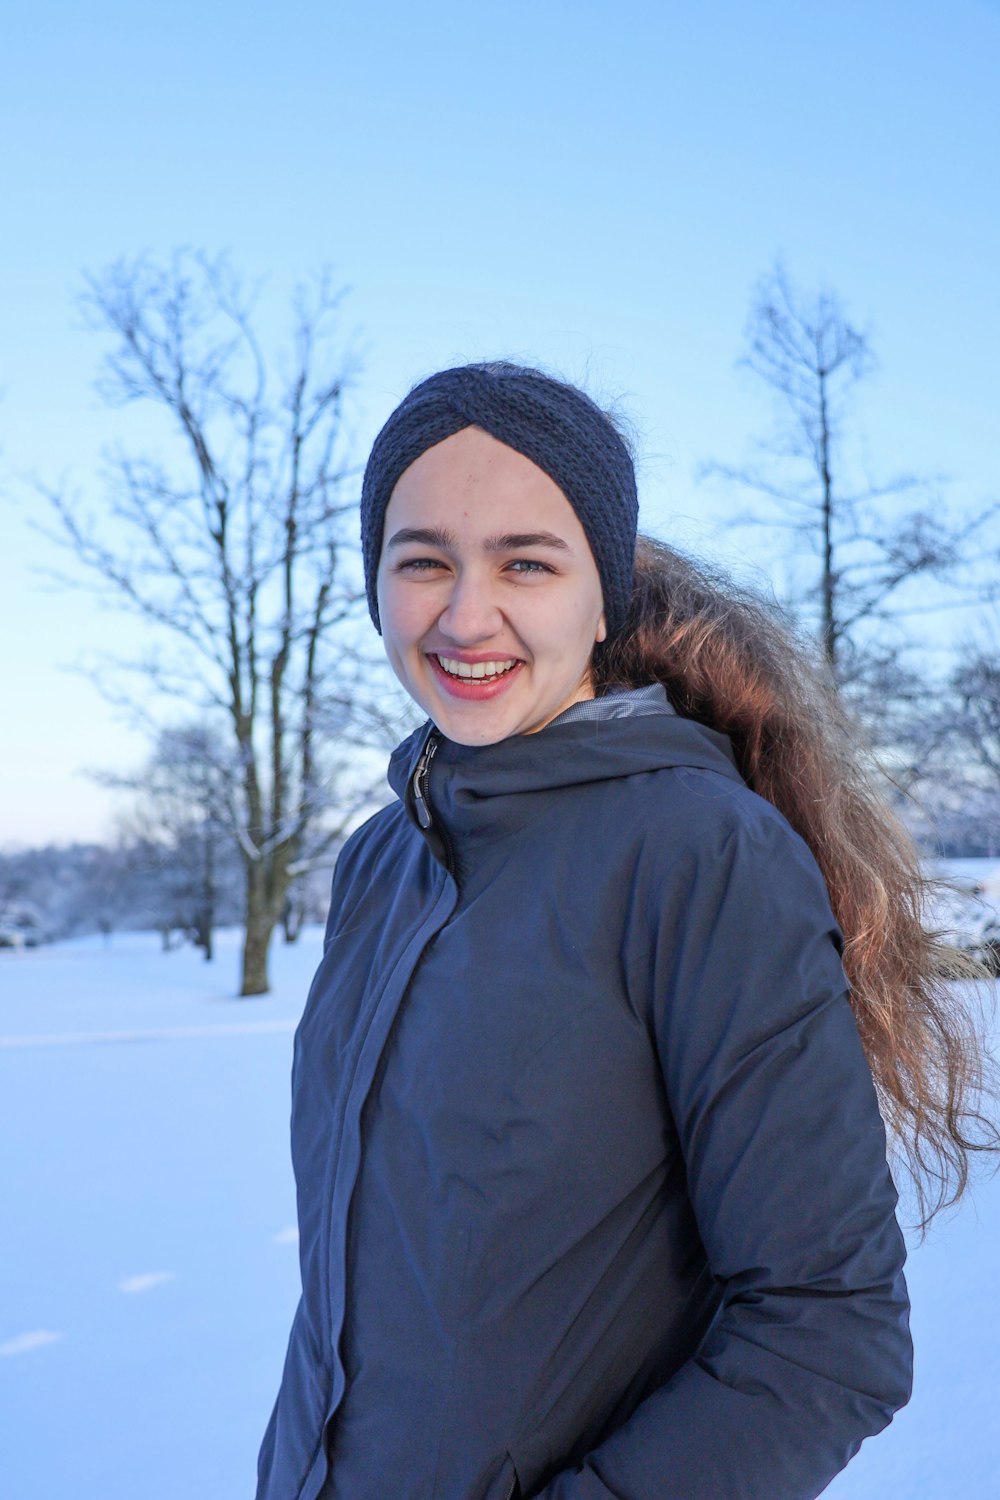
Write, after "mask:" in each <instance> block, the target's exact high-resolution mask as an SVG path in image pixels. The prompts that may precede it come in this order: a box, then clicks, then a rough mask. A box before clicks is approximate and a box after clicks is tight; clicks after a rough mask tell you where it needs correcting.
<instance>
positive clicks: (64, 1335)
mask: <svg viewBox="0 0 1000 1500" xmlns="http://www.w3.org/2000/svg"><path fill="white" fill-rule="evenodd" d="M320 944H321V931H320V929H318V928H314V929H309V930H307V931H306V933H305V934H304V935H303V937H302V939H301V941H300V943H299V944H298V945H297V946H296V947H293V948H287V947H284V946H282V945H276V946H275V949H274V953H273V973H274V980H275V991H274V994H273V995H272V996H269V997H267V998H265V999H257V1000H244V1001H239V1000H235V999H234V998H233V994H234V990H235V985H236V969H237V945H236V938H235V935H229V936H227V935H223V938H222V941H221V942H220V945H219V948H220V951H219V957H218V958H217V960H216V962H215V963H214V964H212V965H208V964H205V963H204V962H202V961H201V960H200V958H199V957H198V956H197V955H196V954H195V953H194V951H193V950H190V949H181V950H178V951H176V952H173V953H168V954H163V953H160V952H159V951H158V944H157V940H156V939H155V938H153V937H151V936H149V935H146V934H130V935H126V936H116V937H115V938H114V939H113V940H112V942H111V943H110V944H109V945H108V944H105V943H104V941H103V940H101V939H86V940H81V941H78V942H72V943H65V944H60V945H58V946H56V947H52V948H43V949H37V950H33V951H23V952H16V953H2V954H0V1130H2V1140H3V1147H2V1151H0V1204H2V1205H3V1225H4V1228H3V1234H2V1236H0V1430H2V1438H0V1496H2V1497H3V1500H69V1497H72V1500H137V1497H140V1500H250V1497H251V1496H252V1495H253V1491H254V1472H255V1460H256V1454H257V1448H258V1444H259V1442H260V1438H261V1436H262V1434H263V1430H264V1427H265V1424H266V1422H267V1418H268V1415H269V1413H270V1410H271V1404H272V1402H273V1399H274V1395H275V1392H276V1389H277V1385H278V1380H279V1375H280V1370H281V1362H282V1359H283V1356H284V1350H285V1341H286V1338H287V1334H288V1328H289V1325H290V1322H291V1318H292V1313H293V1311H294V1307H295V1301H296V1297H297V1295H298V1272H297V1262H296V1237H295V1229H294V1225H295V1205H294V1194H293V1185H292V1177H291V1168H290V1164H289V1158H288V1105H289V1068H290V1062H291V1045H292V1032H293V1029H294V1026H295V1023H296V1021H297V1019H298V1015H299V1013H300V1011H301V1008H302V1004H303V1002H304V999H305V995H306V991H307V989H308V985H309V980H310V978H311V975H312V972H313V969H314V967H315V964H316V962H317V959H318V955H319V950H320ZM908 1269H909V1281H910V1288H911V1294H912V1298H913V1304H914V1311H913V1330H914V1336H915V1341H916V1348H917V1370H916V1386H915V1392H914V1397H913V1401H912V1402H911V1404H910V1406H909V1407H908V1408H907V1409H906V1410H905V1411H903V1412H902V1413H900V1415H899V1416H898V1417H897V1418H896V1420H895V1422H894V1423H893V1425H892V1427H891V1428H890V1429H889V1431H888V1432H886V1433H884V1434H882V1435H881V1436H880V1437H879V1438H877V1439H874V1440H872V1441H871V1442H869V1443H867V1444H866V1445H865V1446H864V1447H863V1449H862V1451H861V1453H860V1454H859V1456H858V1457H857V1459H855V1461H854V1462H853V1463H852V1464H851V1466H850V1467H849V1468H848V1469H847V1470H846V1471H845V1473H844V1474H842V1475H841V1476H840V1477H839V1478H838V1479H837V1480H835V1481H834V1483H833V1485H832V1486H831V1487H830V1489H829V1490H828V1491H827V1492H826V1493H827V1494H828V1495H829V1496H831V1497H833V1500H885V1497H891V1500H952V1497H955V1496H959V1497H961V1500H996V1497H997V1496H998V1495H1000V1477H998V1475H1000V1349H998V1335H997V1330H998V1328H1000V1289H998V1279H1000V1277H998V1272H1000V1179H996V1180H992V1181H989V1182H987V1183H985V1184H983V1185H982V1186H981V1187H980V1189H979V1190H978V1192H977V1193H976V1196H975V1198H974V1200H973V1201H971V1202H969V1203H967V1204H966V1205H965V1206H963V1208H962V1209H961V1210H960V1212H959V1213H958V1214H957V1215H955V1216H953V1217H952V1218H951V1219H950V1220H949V1221H948V1222H946V1223H944V1224H941V1225H940V1227H938V1228H936V1229H935V1230H934V1231H933V1232H932V1234H931V1235H930V1236H929V1238H928V1240H927V1241H926V1242H925V1243H924V1244H923V1245H922V1246H920V1247H919V1248H914V1249H913V1250H912V1253H911V1258H910V1262H909V1268H908ZM387 1500H390V1497H387ZM720 1500H721V1497H720ZM776 1500H777V1497H776Z"/></svg>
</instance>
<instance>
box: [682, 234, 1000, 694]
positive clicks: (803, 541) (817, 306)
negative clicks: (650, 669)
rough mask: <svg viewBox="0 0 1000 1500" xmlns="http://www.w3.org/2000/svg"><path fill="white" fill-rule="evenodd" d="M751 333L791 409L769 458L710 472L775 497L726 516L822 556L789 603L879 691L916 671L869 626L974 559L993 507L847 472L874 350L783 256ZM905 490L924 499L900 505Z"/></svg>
mask: <svg viewBox="0 0 1000 1500" xmlns="http://www.w3.org/2000/svg"><path fill="white" fill-rule="evenodd" d="M747 344H748V352H747V354H746V355H745V357H744V359H743V360H742V361H741V363H742V364H744V365H745V366H747V367H748V368H749V369H750V370H752V371H753V372H754V374H756V375H757V376H758V377H759V378H760V379H761V380H762V381H764V382H765V384H766V385H768V386H769V387H770V388H771V390H772V391H774V392H775V393H776V394H777V397H778V400H779V410H780V411H781V412H782V413H783V419H784V420H783V422H782V425H781V427H780V428H779V431H778V434H777V435H776V436H775V437H773V438H772V439H770V440H769V441H767V442H766V443H764V444H762V447H763V450H764V452H765V453H766V455H767V461H766V463H764V464H761V463H757V464H752V465H749V466H744V467H730V466H727V465H724V464H718V463H712V464H707V465H705V466H703V468H702V470H701V473H702V476H704V477H715V478H721V479H724V480H728V481H730V482H733V483H735V484H737V485H739V486H741V487H743V488H746V489H749V490H752V491H754V492H756V493H757V494H759V495H762V496H764V497H765V498H766V500H768V501H769V502H771V505H770V509H769V511H768V513H767V514H766V515H761V514H760V513H759V512H758V513H743V514H741V515H737V516H734V517H732V518H731V522H730V524H733V525H746V524H757V525H759V524H765V525H768V526H777V527H782V528H787V529H789V530H791V532H792V533H793V535H794V537H795V542H794V543H793V550H801V549H802V547H803V546H804V547H805V548H806V549H807V550H808V552H809V554H810V555H811V557H812V558H813V559H814V560H818V567H816V568H815V572H814V578H813V581H812V582H811V583H808V584H807V585H806V586H805V587H804V588H803V589H802V590H801V592H800V595H799V597H798V598H797V599H795V600H789V601H787V602H789V603H792V604H797V605H804V606H806V607H807V608H808V609H811V610H813V611H815V612H816V614H817V616H818V621H817V624H818V628H817V635H818V638H819V643H820V646H821V650H822V654H823V657H824V659H825V660H826V662H827V663H828V665H829V668H830V671H831V673H832V675H833V677H834V679H835V680H836V681H837V682H838V683H839V684H840V686H841V687H847V686H850V687H852V688H855V689H856V691H857V692H858V693H859V694H861V695H862V696H867V697H868V698H869V699H872V698H879V696H880V692H881V690H882V688H884V685H885V680H886V677H887V675H888V676H890V677H895V678H896V680H897V684H899V683H901V682H902V680H903V678H905V679H906V686H907V689H908V690H912V689H913V688H914V686H915V679H914V677H913V674H912V673H907V672H906V671H905V670H904V669H903V668H902V666H901V665H900V663H899V661H898V651H897V649H895V648H893V647H892V646H891V645H890V644H889V642H888V640H887V639H886V638H885V635H884V633H883V636H882V638H881V639H880V640H879V641H878V644H877V645H874V646H873V645H872V643H871V638H870V636H867V635H866V633H865V627H867V626H869V625H871V624H880V625H882V626H884V625H885V624H886V623H887V622H888V621H889V620H890V619H898V618H900V617H901V616H902V615H904V614H906V613H910V612H913V610H911V609H908V608H907V607H906V606H904V604H903V603H902V601H901V600H900V598H899V595H900V591H901V590H902V588H903V586H904V585H905V584H910V583H912V582H913V581H914V580H916V579H920V578H923V579H930V578H933V579H935V580H937V581H939V582H946V581H951V580H952V579H953V577H954V575H955V574H956V571H957V570H958V569H959V568H960V567H961V565H962V564H963V562H964V561H965V560H966V554H965V550H964V549H965V546H966V544H967V543H968V542H969V541H970V539H971V538H972V537H973V535H974V534H975V533H976V532H977V531H978V530H979V529H980V527H981V526H982V525H983V523H984V522H985V521H986V520H987V519H988V518H989V517H990V516H992V515H994V514H995V513H996V509H997V507H996V506H990V507H988V508H987V509H986V510H985V511H983V512H982V513H981V514H980V515H978V516H975V517H973V518H971V519H969V520H966V521H964V522H962V523H960V524H950V523H949V522H947V521H946V520H945V519H944V517H943V513H942V505H941V499H940V496H939V494H938V493H937V489H936V485H935V484H933V483H930V482H928V481H927V480H922V479H919V478H917V477H915V476H914V475H912V474H902V475H898V476H896V477H895V478H893V479H891V480H889V481H888V482H886V483H884V484H872V483H870V482H865V483H861V484H852V483H851V480H850V477H849V476H850V470H851V465H850V462H849V459H848V454H847V451H846V450H847V449H848V447H849V446H850V444H849V442H848V431H847V420H848V416H849V414H850V411H851V405H852V399H853V397H854V395H855V393H856V390H857V387H858V385H859V384H860V383H861V382H862V381H863V380H864V379H865V377H866V376H867V375H868V374H870V372H871V371H872V369H873V368H874V363H875V361H874V356H873V353H872V350H871V347H870V343H869V339H868V337H867V335H866V334H864V333H863V332H861V331H860V330H859V329H857V328H856V327H855V326H854V325H853V324H852V323H851V322H850V321H849V320H848V318H847V315H846V313H845V312H844V310H843V308H842V306H841V304H840V301H839V299H838V298H837V296H836V295H835V294H834V293H833V292H831V291H826V290H821V291H819V292H818V293H816V294H815V295H812V296H807V295H802V294H800V293H799V292H798V291H797V290H796V289H795V288H794V287H793V286H792V285H791V283H790V281H789V279H788V277H787V275H786V273H785V271H784V269H783V268H782V266H781V264H780V263H778V264H777V265H776V266H775V267H774V269H773V270H772V271H771V272H769V273H768V274H767V275H766V276H764V277H763V278H762V280H761V281H760V282H759V283H758V286H757V289H756V293H755V296H754V301H753V305H752V311H751V315H750V320H749V324H748V327H747ZM905 496H913V497H914V499H916V500H918V503H916V504H912V505H911V506H910V507H909V508H906V509H903V510H900V508H899V504H898V502H899V501H900V500H901V499H902V498H903V497H905ZM962 602H967V601H962ZM926 607H927V606H926V604H924V603H920V604H917V605H916V606H915V607H914V608H915V610H920V609H924V608H926ZM935 607H940V605H938V606H935ZM880 681H881V686H880ZM882 703H883V709H884V699H883V700H882Z"/></svg>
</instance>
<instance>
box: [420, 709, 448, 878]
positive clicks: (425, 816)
mask: <svg viewBox="0 0 1000 1500" xmlns="http://www.w3.org/2000/svg"><path fill="white" fill-rule="evenodd" d="M439 744H440V736H439V735H438V732H437V730H436V729H432V730H431V732H430V734H429V735H428V736H427V743H426V744H425V745H424V748H423V750H421V752H420V759H419V760H418V761H417V768H416V770H415V771H414V773H413V776H412V778H411V782H410V784H411V786H412V788H413V807H414V811H415V812H416V815H417V823H418V824H419V825H420V827H421V828H422V829H423V831H424V833H430V831H431V829H433V830H434V836H435V837H436V838H437V840H438V843H439V844H440V846H441V852H442V854H443V856H444V866H445V869H446V870H447V871H448V874H449V875H450V876H451V877H452V879H456V878H457V877H456V874H455V872H456V870H457V868H458V866H457V864H456V862H455V851H454V849H453V848H452V843H451V839H450V838H449V836H448V831H447V829H446V828H445V827H444V825H443V824H442V823H436V822H435V821H434V811H433V808H432V806H431V792H430V788H431V761H432V760H433V759H434V753H435V751H436V750H437V747H438V745H439Z"/></svg>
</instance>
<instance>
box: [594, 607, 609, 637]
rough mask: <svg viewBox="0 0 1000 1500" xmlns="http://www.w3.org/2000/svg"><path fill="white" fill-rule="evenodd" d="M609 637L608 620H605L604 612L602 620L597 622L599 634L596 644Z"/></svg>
mask: <svg viewBox="0 0 1000 1500" xmlns="http://www.w3.org/2000/svg"><path fill="white" fill-rule="evenodd" d="M607 638H608V626H607V621H606V620H605V618H604V615H603V614H602V615H601V618H600V620H599V621H598V622H597V636H596V639H595V644H600V642H601V641H605V640H607Z"/></svg>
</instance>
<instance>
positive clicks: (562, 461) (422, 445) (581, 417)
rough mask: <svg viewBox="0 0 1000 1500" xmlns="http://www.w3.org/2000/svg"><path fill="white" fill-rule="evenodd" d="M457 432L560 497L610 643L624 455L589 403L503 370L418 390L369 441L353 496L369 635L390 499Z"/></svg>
mask: <svg viewBox="0 0 1000 1500" xmlns="http://www.w3.org/2000/svg"><path fill="white" fill-rule="evenodd" d="M465 427H481V428H482V429H483V431H484V432H488V433H489V434H490V435H491V436H492V437H495V438H497V439H498V440H499V441H500V442H501V443H506V445H507V447H508V448H516V449H517V451H518V452H519V453H523V454H524V456H525V457H526V458H530V459H531V461H532V463H534V464H537V465H538V467H539V468H540V469H544V471H545V473H546V474H548V476H549V478H550V479H553V480H554V481H555V483H556V484H557V485H558V486H559V488H560V489H561V490H562V492H563V494H564V495H565V496H566V499H567V500H568V501H569V503H570V504H571V505H572V507H573V509H574V510H575V511H576V513H577V515H578V516H579V518H580V522H581V524H582V526H583V529H584V531H585V532H586V535H587V540H588V542H589V543H590V550H591V552H592V553H593V554H594V561H595V562H596V564H597V571H598V573H599V574H600V579H601V590H602V593H603V596H604V615H605V622H606V624H607V627H608V638H609V639H610V637H611V636H613V635H614V634H615V632H616V631H617V630H619V629H620V627H621V626H622V624H623V623H624V621H625V616H626V615H627V613H628V607H629V600H630V599H631V595H632V567H633V563H634V559H635V538H636V527H637V524H638V514H639V504H638V499H637V496H636V488H635V470H634V469H633V467H632V459H631V457H630V455H629V451H628V449H627V448H626V446H625V444H624V442H623V441H622V439H621V437H620V436H619V434H618V432H617V431H616V430H615V427H614V424H613V423H612V422H611V421H610V420H609V418H608V417H606V416H605V415H604V413H603V412H602V411H601V409H600V407H598V406H596V405H595V404H594V402H593V401H591V399H590V397H589V396H585V395H584V393H583V392H582V391H580V390H577V389H576V387H575V386H572V385H565V384H564V383H563V382H562V381H559V380H553V379H552V377H551V376H549V375H543V374H542V372H541V371H540V370H533V369H529V368H525V367H524V366H522V365H515V364H509V363H508V362H507V361H505V360H501V361H497V362H496V363H493V364H479V365H460V366H458V367H457V368H456V369H453V370H442V371H440V372H439V373H438V374H437V375H431V376H429V377H428V379H427V380H422V381H421V382H420V384H419V385H416V386H414V388H413V390H412V391H411V392H410V394H409V395H408V396H406V397H405V398H404V399H403V401H401V402H400V404H399V406H397V407H396V410H395V411H394V412H393V413H392V415H391V417H390V418H389V420H388V421H387V422H386V424H385V426H384V427H383V428H382V430H381V432H380V433H379V435H378V437H377V438H376V439H375V443H374V445H373V447H372V451H371V455H370V457H369V459H368V464H367V467H366V469H365V477H364V483H363V485H362V489H361V542H362V548H363V551H364V562H365V585H366V588H367V591H368V608H369V610H370V612H371V617H372V620H373V621H374V623H375V629H376V630H378V631H379V633H381V626H380V625H379V618H378V601H377V597H376V587H375V583H376V573H377V571H378V562H379V557H380V555H381V552H382V533H383V530H384V528H385V511H386V506H387V505H388V504H389V497H390V496H391V494H392V491H393V489H394V487H395V485H396V482H397V480H398V479H399V477H400V475H401V474H402V473H403V471H404V470H405V469H408V468H409V466H410V464H412V463H413V462H414V460H415V459H417V458H419V457H420V455H421V453H424V452H426V450H427V449H428V448H433V447H434V445H435V443H441V442H443V441H444V439H445V438H448V437H451V436H452V434H453V433H456V432H461V431H462V429H463V428H465Z"/></svg>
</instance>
